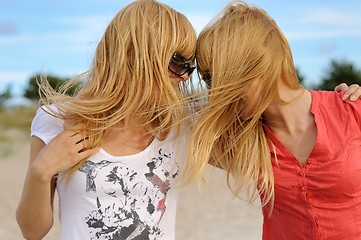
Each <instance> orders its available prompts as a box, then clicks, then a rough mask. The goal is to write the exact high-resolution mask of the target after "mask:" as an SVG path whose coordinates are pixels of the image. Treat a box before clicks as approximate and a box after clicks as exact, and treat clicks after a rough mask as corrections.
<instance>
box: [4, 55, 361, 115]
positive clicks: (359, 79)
mask: <svg viewBox="0 0 361 240" xmlns="http://www.w3.org/2000/svg"><path fill="white" fill-rule="evenodd" d="M296 70H297V77H298V80H299V82H300V84H302V85H305V84H304V80H305V77H304V75H303V74H302V72H301V71H300V69H299V68H296ZM38 79H40V74H35V75H34V76H32V77H31V78H30V79H29V81H28V84H27V86H26V88H25V90H24V94H23V95H24V97H25V98H27V99H29V100H32V101H36V100H38V99H39V92H38V85H37V80H38ZM46 79H47V81H48V82H49V84H50V86H51V87H52V88H54V89H57V88H59V87H60V86H62V85H63V84H65V83H66V82H67V81H69V79H70V78H64V77H59V76H55V75H46ZM342 82H344V83H346V84H348V85H350V84H353V83H357V84H359V85H361V70H359V69H357V68H356V67H355V66H354V64H353V63H351V62H349V61H346V60H331V62H330V66H329V68H328V69H327V70H326V71H325V73H324V76H323V77H322V79H321V81H320V83H319V84H314V85H311V86H305V87H306V88H307V89H313V90H329V91H332V90H333V89H334V88H335V86H337V85H338V84H340V83H342ZM75 88H76V86H75V87H74V88H72V89H70V91H69V92H68V94H70V95H71V94H73V93H74V91H75ZM11 97H12V94H11V85H8V87H7V88H6V89H5V90H4V91H3V92H0V110H1V109H2V108H4V106H5V102H6V101H7V100H9V99H10V98H11Z"/></svg>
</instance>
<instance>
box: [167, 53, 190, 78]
mask: <svg viewBox="0 0 361 240" xmlns="http://www.w3.org/2000/svg"><path fill="white" fill-rule="evenodd" d="M169 69H170V70H171V71H172V72H173V73H175V74H176V75H178V76H182V75H184V74H185V73H187V72H188V73H189V75H190V74H192V72H193V70H194V68H193V67H190V65H189V63H188V62H187V59H186V58H185V57H183V56H182V55H180V54H178V53H174V54H173V56H172V59H171V60H170V61H169Z"/></svg>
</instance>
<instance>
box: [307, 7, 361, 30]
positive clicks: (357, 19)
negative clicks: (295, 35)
mask: <svg viewBox="0 0 361 240" xmlns="http://www.w3.org/2000/svg"><path fill="white" fill-rule="evenodd" d="M350 11H351V10H350ZM300 21H301V22H303V23H308V24H325V25H329V26H334V27H336V26H338V27H342V26H354V27H359V28H360V26H361V15H360V14H359V13H352V12H341V11H335V10H331V9H324V8H322V9H313V10H310V11H307V12H305V15H304V16H302V18H301V19H300Z"/></svg>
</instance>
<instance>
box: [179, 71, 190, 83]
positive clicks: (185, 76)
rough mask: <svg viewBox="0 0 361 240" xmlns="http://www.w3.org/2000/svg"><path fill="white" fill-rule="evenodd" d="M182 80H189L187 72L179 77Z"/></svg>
mask: <svg viewBox="0 0 361 240" xmlns="http://www.w3.org/2000/svg"><path fill="white" fill-rule="evenodd" d="M180 78H181V79H182V80H181V81H182V82H185V81H187V80H188V79H189V74H188V72H186V73H185V74H183V75H182V76H181V77H180Z"/></svg>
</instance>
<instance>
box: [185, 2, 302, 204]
mask: <svg viewBox="0 0 361 240" xmlns="http://www.w3.org/2000/svg"><path fill="white" fill-rule="evenodd" d="M196 59H197V69H198V72H199V74H200V75H201V76H203V77H204V78H206V77H210V79H211V80H208V81H206V82H207V84H208V85H209V91H208V92H207V94H208V105H207V106H206V107H205V108H204V109H203V111H201V113H200V114H199V116H198V117H197V118H196V120H195V124H194V127H193V131H192V134H191V139H190V144H189V157H188V161H187V163H186V173H185V175H186V176H187V177H188V178H189V179H194V178H196V179H197V178H201V177H202V175H203V172H204V170H205V167H206V165H207V164H208V163H209V162H210V163H212V164H213V165H216V166H218V167H221V168H223V169H225V170H227V171H228V175H227V183H228V186H229V187H230V189H231V190H232V191H233V192H234V194H236V195H238V194H239V192H240V190H241V189H243V188H245V190H246V191H247V193H248V194H249V195H248V196H249V197H250V200H251V201H253V200H255V199H256V197H257V192H258V193H259V194H260V195H261V197H262V204H264V205H265V204H266V203H268V202H269V201H271V202H272V203H273V197H274V179H273V171H272V163H271V160H270V159H271V157H270V151H269V145H268V138H267V135H266V133H265V131H264V128H263V126H262V121H261V118H262V114H263V112H264V111H265V109H266V108H267V107H268V105H269V104H270V102H271V101H273V100H275V99H276V100H279V101H280V103H282V101H281V99H280V97H279V95H278V88H277V83H278V81H280V80H281V79H284V80H285V81H287V82H286V84H287V85H288V86H289V87H290V88H294V89H297V88H299V87H300V85H299V84H298V81H297V75H296V71H295V68H294V65H293V59H292V54H291V50H290V47H289V44H288V42H287V40H286V38H285V37H284V35H283V34H282V32H281V31H280V29H279V28H278V26H277V25H276V23H275V22H274V20H273V19H271V18H270V17H269V16H268V15H267V13H266V12H265V11H263V10H261V9H259V8H257V7H250V6H248V5H247V4H246V3H244V2H243V1H232V2H231V3H230V4H229V5H227V6H226V8H225V9H224V10H223V11H222V12H221V13H220V14H219V15H218V16H216V18H215V19H213V21H211V22H210V24H209V25H207V26H206V27H205V28H204V29H203V31H202V32H201V33H200V35H199V37H198V40H197V50H196ZM207 75H208V76H207ZM255 81H259V83H258V84H259V86H258V87H259V88H260V89H261V91H260V92H261V93H260V95H259V97H260V99H259V100H258V102H257V106H256V110H255V111H254V113H253V114H252V116H250V117H249V118H247V119H241V117H240V116H241V115H242V112H243V111H244V110H245V109H246V107H247V106H246V104H245V102H244V101H242V99H243V98H244V96H245V93H246V92H247V91H248V89H249V87H250V85H251V84H252V83H255ZM230 175H231V176H232V178H233V184H231V182H230V178H229V177H230ZM257 187H258V191H257Z"/></svg>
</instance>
